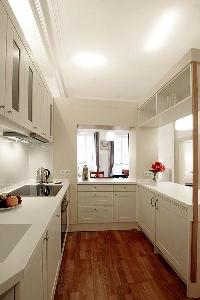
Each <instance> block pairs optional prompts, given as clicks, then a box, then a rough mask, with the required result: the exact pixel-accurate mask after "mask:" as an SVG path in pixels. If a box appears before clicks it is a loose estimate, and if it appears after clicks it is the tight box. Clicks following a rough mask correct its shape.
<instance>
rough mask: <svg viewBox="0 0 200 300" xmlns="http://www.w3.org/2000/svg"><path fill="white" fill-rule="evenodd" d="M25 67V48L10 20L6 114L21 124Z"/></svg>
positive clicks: (8, 26)
mask: <svg viewBox="0 0 200 300" xmlns="http://www.w3.org/2000/svg"><path fill="white" fill-rule="evenodd" d="M24 68H25V49H24V46H23V44H22V42H21V40H20V37H19V35H18V34H17V32H16V30H15V28H14V27H13V25H12V23H11V22H10V20H8V24H7V60H6V105H5V116H6V117H7V118H9V119H11V120H12V121H17V122H18V123H19V124H20V125H24V118H23V107H24V103H25V89H24Z"/></svg>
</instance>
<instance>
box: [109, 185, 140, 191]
mask: <svg viewBox="0 0 200 300" xmlns="http://www.w3.org/2000/svg"><path fill="white" fill-rule="evenodd" d="M136 187H137V186H136V184H116V185H114V192H136Z"/></svg>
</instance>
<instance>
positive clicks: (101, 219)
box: [78, 206, 113, 223]
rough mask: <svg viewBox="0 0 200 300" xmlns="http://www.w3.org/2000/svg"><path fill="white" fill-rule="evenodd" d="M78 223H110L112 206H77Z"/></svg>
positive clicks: (111, 220)
mask: <svg viewBox="0 0 200 300" xmlns="http://www.w3.org/2000/svg"><path fill="white" fill-rule="evenodd" d="M78 222H79V223H112V222H113V207H112V206H78Z"/></svg>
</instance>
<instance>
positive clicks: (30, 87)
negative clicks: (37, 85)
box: [28, 67, 33, 122]
mask: <svg viewBox="0 0 200 300" xmlns="http://www.w3.org/2000/svg"><path fill="white" fill-rule="evenodd" d="M28 120H29V121H31V122H32V121H33V71H32V70H31V68H30V67H29V71H28Z"/></svg>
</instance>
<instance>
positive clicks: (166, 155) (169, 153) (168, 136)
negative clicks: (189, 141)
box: [158, 123, 174, 181]
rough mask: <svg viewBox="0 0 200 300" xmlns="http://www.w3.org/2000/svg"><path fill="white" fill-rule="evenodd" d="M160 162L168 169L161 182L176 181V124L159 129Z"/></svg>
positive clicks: (162, 174) (161, 177)
mask: <svg viewBox="0 0 200 300" xmlns="http://www.w3.org/2000/svg"><path fill="white" fill-rule="evenodd" d="M158 161H160V162H162V163H163V164H164V165H165V167H166V171H165V172H164V173H161V174H159V175H160V180H163V181H165V180H171V181H174V123H171V124H167V125H165V126H162V127H160V128H158Z"/></svg>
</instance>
